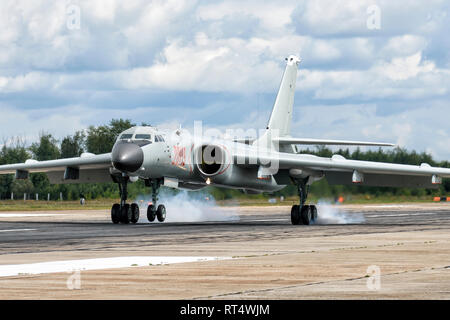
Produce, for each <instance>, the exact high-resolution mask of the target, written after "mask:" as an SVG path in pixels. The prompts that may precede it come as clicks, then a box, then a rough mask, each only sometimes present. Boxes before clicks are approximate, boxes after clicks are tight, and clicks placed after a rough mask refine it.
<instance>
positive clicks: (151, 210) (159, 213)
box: [145, 179, 166, 222]
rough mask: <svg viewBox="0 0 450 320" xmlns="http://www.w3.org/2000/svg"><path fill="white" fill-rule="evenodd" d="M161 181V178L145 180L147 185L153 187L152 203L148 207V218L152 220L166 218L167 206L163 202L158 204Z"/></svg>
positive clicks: (162, 220) (161, 220)
mask: <svg viewBox="0 0 450 320" xmlns="http://www.w3.org/2000/svg"><path fill="white" fill-rule="evenodd" d="M161 183H162V180H161V179H154V180H145V185H146V186H147V187H151V188H152V204H151V205H149V206H148V207H147V219H148V221H150V222H153V221H155V218H157V219H158V221H159V222H164V220H166V207H165V206H164V205H163V204H160V205H158V206H156V202H157V201H158V194H159V187H160V186H161Z"/></svg>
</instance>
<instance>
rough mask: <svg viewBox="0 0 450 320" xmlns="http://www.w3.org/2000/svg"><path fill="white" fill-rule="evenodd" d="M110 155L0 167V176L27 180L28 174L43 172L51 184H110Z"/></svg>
mask: <svg viewBox="0 0 450 320" xmlns="http://www.w3.org/2000/svg"><path fill="white" fill-rule="evenodd" d="M110 168H112V164H111V153H105V154H99V155H94V154H84V155H81V157H75V158H67V159H58V160H48V161H36V160H32V159H29V160H27V161H25V163H15V164H7V165H1V166H0V174H15V176H16V179H26V178H28V173H30V172H44V173H46V174H47V176H48V178H49V180H50V182H51V183H87V182H112V178H111V174H110Z"/></svg>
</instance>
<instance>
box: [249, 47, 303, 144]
mask: <svg viewBox="0 0 450 320" xmlns="http://www.w3.org/2000/svg"><path fill="white" fill-rule="evenodd" d="M286 60H287V63H286V69H285V70H284V74H283V78H282V79H281V84H280V89H279V90H278V94H277V98H276V100H275V104H274V106H273V109H272V114H271V115H270V119H269V123H268V124H267V128H266V129H267V130H266V132H265V133H264V134H263V135H262V136H260V137H259V138H258V139H257V140H255V141H254V142H253V145H257V146H260V147H264V148H275V150H280V151H283V152H290V153H292V152H294V148H293V146H281V148H280V146H279V145H278V143H276V144H274V140H273V139H275V138H278V137H283V136H288V135H289V134H290V132H291V122H292V108H293V106H294V93H295V81H296V80H297V66H298V64H299V63H300V59H299V58H298V57H296V56H293V55H291V56H289V57H288V58H286Z"/></svg>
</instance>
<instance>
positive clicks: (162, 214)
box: [156, 204, 166, 222]
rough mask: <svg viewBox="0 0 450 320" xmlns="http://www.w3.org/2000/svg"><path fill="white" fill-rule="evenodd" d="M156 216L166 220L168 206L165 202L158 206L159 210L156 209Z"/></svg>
mask: <svg viewBox="0 0 450 320" xmlns="http://www.w3.org/2000/svg"><path fill="white" fill-rule="evenodd" d="M156 217H157V218H158V221H159V222H164V220H166V207H165V206H164V205H163V204H160V205H159V206H158V210H156Z"/></svg>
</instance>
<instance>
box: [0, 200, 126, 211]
mask: <svg viewBox="0 0 450 320" xmlns="http://www.w3.org/2000/svg"><path fill="white" fill-rule="evenodd" d="M114 202H118V200H116V201H114V200H108V199H105V200H91V201H86V204H85V205H83V206H82V205H81V204H80V202H79V201H42V200H39V201H36V200H27V201H23V200H2V201H0V211H47V210H80V209H82V210H97V209H110V208H111V205H112V203H114Z"/></svg>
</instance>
